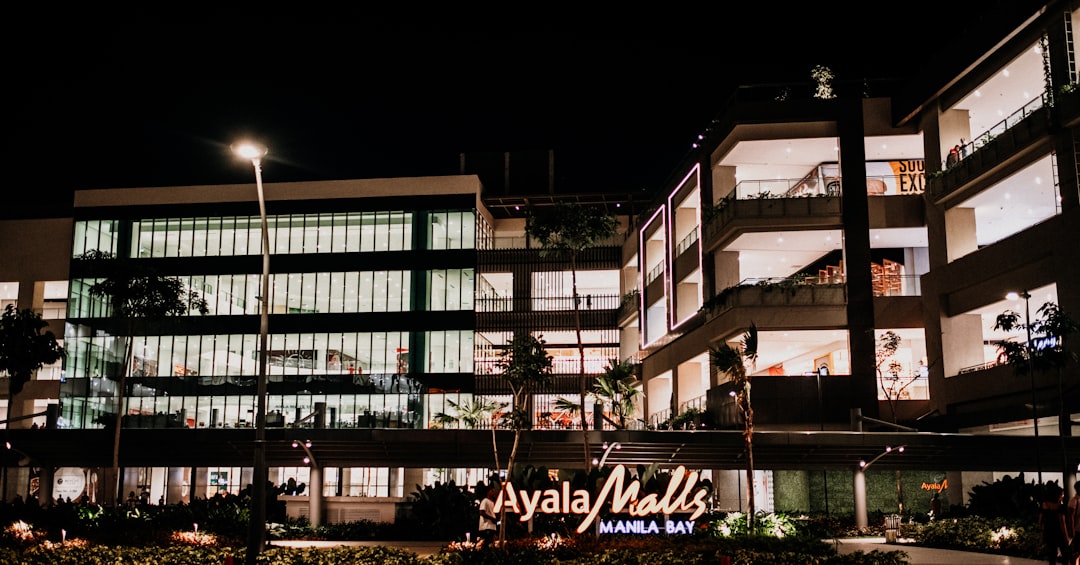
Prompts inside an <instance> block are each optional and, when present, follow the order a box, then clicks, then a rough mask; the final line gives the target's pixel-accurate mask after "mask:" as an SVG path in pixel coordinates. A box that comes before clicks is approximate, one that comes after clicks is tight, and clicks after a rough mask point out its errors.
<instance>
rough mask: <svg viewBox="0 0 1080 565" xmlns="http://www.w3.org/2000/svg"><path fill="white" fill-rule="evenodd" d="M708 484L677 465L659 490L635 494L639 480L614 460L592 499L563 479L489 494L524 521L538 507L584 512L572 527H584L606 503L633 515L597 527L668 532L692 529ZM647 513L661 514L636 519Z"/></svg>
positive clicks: (497, 506)
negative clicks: (548, 486) (655, 518)
mask: <svg viewBox="0 0 1080 565" xmlns="http://www.w3.org/2000/svg"><path fill="white" fill-rule="evenodd" d="M708 494H709V493H708V490H706V489H705V488H703V487H701V486H700V485H699V484H698V473H697V471H691V472H689V473H687V471H686V468H685V467H683V466H681V465H680V466H679V467H678V468H676V469H675V471H674V472H672V474H671V481H670V482H668V485H667V489H666V490H665V491H664V493H663V494H658V493H652V494H646V495H644V496H641V482H640V481H638V480H636V479H629V478H628V473H627V470H626V467H625V466H624V465H617V466H616V467H615V468H614V469H612V471H611V475H609V476H608V478H607V479H606V480H605V481H604V484H603V486H601V487H600V491H599V493H597V495H596V499H595V500H593V499H592V496H591V495H590V494H589V491H587V490H583V489H578V490H575V491H572V492H571V490H570V483H568V482H566V481H563V482H562V484H561V488H557V489H554V488H553V489H547V490H543V491H540V490H537V491H533V492H531V493H528V492H525V491H521V490H517V489H515V488H514V485H513V484H512V483H507V485H506V488H505V489H503V491H502V492H501V493H499V497H498V498H497V499H496V500H495V512H496V513H498V512H501V511H502V508H503V507H504V506H505V507H506V510H507V512H514V513H516V514H518V515H519V516H520V520H521V521H522V522H528V521H529V520H531V519H532V518H533V516H534V515H535V514H536V513H537V512H539V513H541V514H584V515H585V519H584V520H582V522H581V524H580V525H578V527H577V532H578V533H579V534H580V533H582V532H584V531H585V530H587V529H589V526H590V525H592V524H593V522H595V521H596V519H597V517H598V516H599V515H600V511H601V510H602V509H603V508H604V507H605V505H606V504H608V503H610V505H611V506H610V512H611V513H612V514H619V513H622V512H624V511H625V512H626V513H627V514H628V515H629V516H630V517H632V518H638V520H603V521H601V523H600V524H599V526H600V527H599V531H600V533H642V534H650V533H668V534H688V533H691V532H693V529H694V521H695V520H697V519H698V518H699V517H701V515H702V514H704V513H705V510H706V507H705V498H706V497H707V496H708ZM672 514H689V515H690V516H689V517H688V518H687V519H686V520H668V519H666V517H667V516H670V515H672ZM650 516H663V517H665V522H664V525H663V527H661V526H660V524H658V523H657V522H656V521H652V520H642V519H641V518H646V517H650Z"/></svg>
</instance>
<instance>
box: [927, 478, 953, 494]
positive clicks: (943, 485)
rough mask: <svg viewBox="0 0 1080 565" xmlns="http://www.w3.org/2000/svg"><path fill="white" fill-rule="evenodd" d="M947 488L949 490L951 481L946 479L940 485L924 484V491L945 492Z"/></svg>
mask: <svg viewBox="0 0 1080 565" xmlns="http://www.w3.org/2000/svg"><path fill="white" fill-rule="evenodd" d="M947 488H949V479H945V480H943V481H941V482H940V483H923V484H922V489H923V490H933V491H937V492H941V491H943V490H945V489H947Z"/></svg>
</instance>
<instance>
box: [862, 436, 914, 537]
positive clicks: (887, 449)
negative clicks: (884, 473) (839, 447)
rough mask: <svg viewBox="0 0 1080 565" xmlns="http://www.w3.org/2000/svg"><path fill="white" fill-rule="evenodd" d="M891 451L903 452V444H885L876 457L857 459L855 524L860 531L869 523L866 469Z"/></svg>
mask: <svg viewBox="0 0 1080 565" xmlns="http://www.w3.org/2000/svg"><path fill="white" fill-rule="evenodd" d="M893 451H895V452H897V453H903V452H904V446H903V445H901V446H899V447H895V448H894V447H891V446H885V451H882V452H881V453H879V454H878V455H877V457H874V458H873V459H871V460H870V461H869V462H867V461H865V460H859V467H858V468H857V469H855V474H854V482H855V526H856V527H857V528H858V529H859V530H860V531H862V530H865V529H866V527H867V526H868V525H869V518H868V516H867V511H866V470H867V469H869V468H870V466H871V465H873V464H874V463H877V462H878V459H881V458H882V457H885V456H886V455H888V454H890V453H892V452H893ZM901 504H902V503H901ZM901 511H903V508H901Z"/></svg>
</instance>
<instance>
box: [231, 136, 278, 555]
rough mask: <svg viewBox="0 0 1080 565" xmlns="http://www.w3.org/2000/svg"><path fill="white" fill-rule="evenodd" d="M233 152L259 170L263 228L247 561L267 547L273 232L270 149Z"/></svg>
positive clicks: (252, 146) (251, 146) (238, 147)
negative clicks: (266, 164) (267, 183)
mask: <svg viewBox="0 0 1080 565" xmlns="http://www.w3.org/2000/svg"><path fill="white" fill-rule="evenodd" d="M232 150H233V153H235V154H236V155H237V156H239V157H241V158H243V159H246V160H249V161H251V164H252V166H253V167H254V168H255V187H256V189H257V190H258V194H259V220H260V225H261V227H262V284H261V288H262V290H260V292H259V294H260V296H259V375H258V379H257V380H256V381H255V382H256V396H257V398H256V407H255V463H254V468H253V470H252V476H251V506H252V508H251V524H250V528H249V532H248V547H247V552H246V559H245V562H246V563H247V564H248V565H255V560H256V558H257V557H258V555H259V553H261V552H262V550H263V546H264V545H266V480H267V469H266V357H267V341H268V339H267V338H268V334H269V329H270V316H269V312H270V308H269V306H270V305H269V300H270V231H269V228H268V227H267V225H266V198H265V197H264V196H263V184H262V158H263V157H264V156H266V151H267V149H266V146H264V145H259V144H257V143H251V142H242V143H236V144H234V145H233V146H232Z"/></svg>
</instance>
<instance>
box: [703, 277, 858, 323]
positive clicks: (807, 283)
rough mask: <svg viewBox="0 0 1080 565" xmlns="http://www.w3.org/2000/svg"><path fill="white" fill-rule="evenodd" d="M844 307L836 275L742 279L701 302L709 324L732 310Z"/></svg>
mask: <svg viewBox="0 0 1080 565" xmlns="http://www.w3.org/2000/svg"><path fill="white" fill-rule="evenodd" d="M846 303H847V285H846V284H845V283H844V282H843V276H842V275H837V276H835V277H830V278H828V279H827V280H825V281H822V280H821V279H820V278H819V277H817V276H808V277H787V278H769V279H746V280H744V281H742V282H741V283H739V285H738V286H733V287H728V288H726V289H724V290H723V291H722V292H720V293H719V294H717V295H716V296H714V297H712V298H711V299H709V300H707V301H706V302H705V305H704V306H702V310H704V311H705V312H706V318H707V319H708V320H711V319H713V318H716V317H718V316H720V315H722V314H723V313H725V312H727V311H728V310H731V309H733V308H744V307H759V306H838V305H843V304H846Z"/></svg>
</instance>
